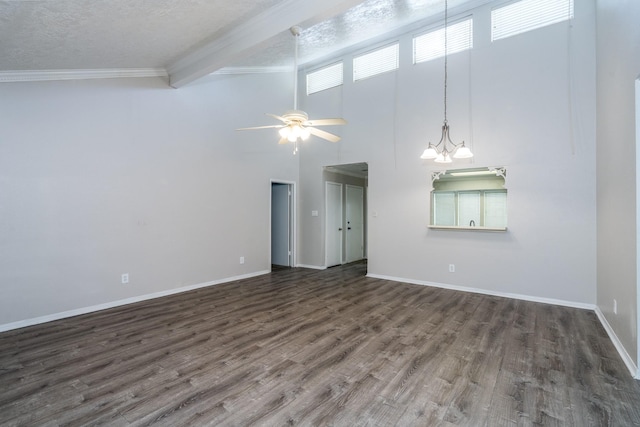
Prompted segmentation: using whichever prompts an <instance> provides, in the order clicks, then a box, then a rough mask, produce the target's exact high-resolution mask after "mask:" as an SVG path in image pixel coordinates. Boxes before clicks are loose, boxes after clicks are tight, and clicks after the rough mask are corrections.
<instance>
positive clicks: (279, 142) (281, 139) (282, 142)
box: [278, 136, 289, 144]
mask: <svg viewBox="0 0 640 427" xmlns="http://www.w3.org/2000/svg"><path fill="white" fill-rule="evenodd" d="M287 142H289V139H288V138H287V137H286V136H284V137H282V138H280V141H278V144H286V143H287Z"/></svg>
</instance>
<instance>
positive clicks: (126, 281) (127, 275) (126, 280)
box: [120, 273, 129, 284]
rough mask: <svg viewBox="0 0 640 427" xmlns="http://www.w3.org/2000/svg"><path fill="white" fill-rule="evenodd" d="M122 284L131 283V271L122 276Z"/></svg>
mask: <svg viewBox="0 0 640 427" xmlns="http://www.w3.org/2000/svg"><path fill="white" fill-rule="evenodd" d="M120 281H121V282H122V284H125V283H129V273H124V274H123V275H122V277H121V278H120Z"/></svg>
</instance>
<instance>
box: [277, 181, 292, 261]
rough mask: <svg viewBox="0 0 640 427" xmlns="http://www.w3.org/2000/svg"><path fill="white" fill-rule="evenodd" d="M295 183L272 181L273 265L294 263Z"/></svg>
mask: <svg viewBox="0 0 640 427" xmlns="http://www.w3.org/2000/svg"><path fill="white" fill-rule="evenodd" d="M294 195H295V192H294V184H293V183H292V182H283V181H273V180H272V181H271V265H272V268H273V266H278V267H293V266H294V265H295V264H294V242H295V238H294V232H295V227H294V218H295V215H294V212H295V203H294Z"/></svg>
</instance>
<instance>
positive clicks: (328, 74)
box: [307, 62, 344, 95]
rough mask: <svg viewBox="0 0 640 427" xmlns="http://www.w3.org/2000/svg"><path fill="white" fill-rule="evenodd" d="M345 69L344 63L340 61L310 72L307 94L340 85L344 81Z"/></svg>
mask: <svg viewBox="0 0 640 427" xmlns="http://www.w3.org/2000/svg"><path fill="white" fill-rule="evenodd" d="M343 69H344V65H343V63H342V62H338V63H337V64H333V65H329V66H327V67H324V68H321V69H319V70H316V71H312V72H310V73H308V74H307V95H311V94H312V93H316V92H320V91H323V90H325V89H330V88H332V87H336V86H340V85H341V84H342V83H343Z"/></svg>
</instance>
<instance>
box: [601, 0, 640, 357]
mask: <svg viewBox="0 0 640 427" xmlns="http://www.w3.org/2000/svg"><path fill="white" fill-rule="evenodd" d="M597 16H598V21H597V22H598V26H597V31H598V40H597V52H598V67H597V74H598V80H597V88H598V89H597V105H598V110H597V114H598V122H597V128H598V132H597V140H598V153H597V154H598V162H597V167H598V169H597V172H598V185H597V188H598V302H597V304H598V307H599V308H600V310H601V311H602V312H603V314H604V316H605V318H606V319H607V321H608V323H609V324H610V325H611V327H612V328H613V330H614V331H615V334H616V335H617V337H618V338H619V340H620V342H621V343H622V345H623V346H624V348H625V349H626V351H627V352H628V353H629V356H630V357H631V358H632V359H633V360H634V362H635V364H636V366H637V365H638V362H639V359H638V358H639V355H638V295H637V289H638V272H637V266H638V250H637V246H638V235H637V233H638V225H637V221H638V211H637V209H636V204H637V200H638V196H637V191H638V185H637V179H638V173H637V161H638V160H637V155H638V152H637V147H636V144H637V129H636V123H635V117H636V109H637V108H638V106H637V105H636V100H635V93H634V92H635V88H634V85H635V81H636V79H637V78H638V77H639V75H640V25H638V22H640V3H639V2H637V1H633V0H597ZM614 299H615V300H616V301H617V305H618V307H617V308H618V310H617V314H615V313H614V311H613V300H614Z"/></svg>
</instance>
